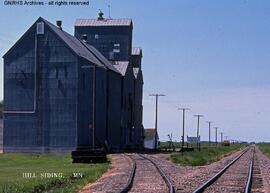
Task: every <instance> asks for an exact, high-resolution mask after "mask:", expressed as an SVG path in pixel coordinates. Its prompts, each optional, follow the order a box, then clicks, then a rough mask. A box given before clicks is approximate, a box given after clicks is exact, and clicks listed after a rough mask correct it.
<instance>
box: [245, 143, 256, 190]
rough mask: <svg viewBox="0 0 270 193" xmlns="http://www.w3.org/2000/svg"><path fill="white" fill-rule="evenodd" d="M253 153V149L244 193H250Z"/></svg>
mask: <svg viewBox="0 0 270 193" xmlns="http://www.w3.org/2000/svg"><path fill="white" fill-rule="evenodd" d="M254 152H255V148H254V149H253V152H252V158H251V160H250V165H249V172H248V180H247V183H246V188H245V193H250V192H251V186H252V177H253V165H254V154H255V153H254Z"/></svg>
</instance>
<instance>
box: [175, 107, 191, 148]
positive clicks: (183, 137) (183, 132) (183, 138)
mask: <svg viewBox="0 0 270 193" xmlns="http://www.w3.org/2000/svg"><path fill="white" fill-rule="evenodd" d="M178 110H181V111H183V130H182V150H183V147H184V146H185V112H186V111H187V110H190V109H189V108H178Z"/></svg>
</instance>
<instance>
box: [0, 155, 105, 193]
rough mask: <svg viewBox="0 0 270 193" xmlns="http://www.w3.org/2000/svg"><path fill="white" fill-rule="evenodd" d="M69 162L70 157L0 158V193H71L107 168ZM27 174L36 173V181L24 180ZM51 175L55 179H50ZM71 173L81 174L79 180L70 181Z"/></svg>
mask: <svg viewBox="0 0 270 193" xmlns="http://www.w3.org/2000/svg"><path fill="white" fill-rule="evenodd" d="M71 161H72V160H71V158H70V155H48V154H47V155H46V154H45V155H44V154H42V155H39V154H1V155H0V192H1V193H39V192H48V191H49V192H53V193H60V192H63V193H74V192H77V190H79V189H80V188H81V187H82V186H84V185H85V184H87V183H88V182H93V181H95V180H96V179H97V178H98V177H100V176H101V175H102V173H104V172H105V171H106V170H107V169H108V168H109V164H108V163H104V164H72V162H71ZM27 172H29V173H32V175H33V173H35V176H36V177H35V178H25V177H23V173H27ZM48 173H49V174H48ZM51 173H55V174H56V175H57V177H50V176H49V175H50V174H51ZM73 173H80V174H82V178H79V177H77V178H76V177H73ZM45 175H46V177H44V176H45ZM61 175H62V177H61Z"/></svg>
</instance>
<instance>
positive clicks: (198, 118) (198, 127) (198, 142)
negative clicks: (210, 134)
mask: <svg viewBox="0 0 270 193" xmlns="http://www.w3.org/2000/svg"><path fill="white" fill-rule="evenodd" d="M194 117H197V148H198V149H199V151H200V150H201V148H200V141H199V135H200V118H201V117H203V115H199V114H198V115H194Z"/></svg>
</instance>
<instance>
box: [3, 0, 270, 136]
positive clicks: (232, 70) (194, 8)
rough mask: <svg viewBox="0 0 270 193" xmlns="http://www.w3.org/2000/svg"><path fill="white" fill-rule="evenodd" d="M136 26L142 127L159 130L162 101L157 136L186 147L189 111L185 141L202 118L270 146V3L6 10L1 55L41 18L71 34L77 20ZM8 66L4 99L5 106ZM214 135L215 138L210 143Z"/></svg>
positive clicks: (181, 0)
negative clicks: (183, 109) (119, 21)
mask: <svg viewBox="0 0 270 193" xmlns="http://www.w3.org/2000/svg"><path fill="white" fill-rule="evenodd" d="M109 2H110V4H111V17H112V18H132V19H133V22H134V29H133V44H134V45H135V46H141V47H142V48H143V72H144V82H145V84H144V126H145V127H146V128H149V127H153V126H154V116H155V115H154V112H155V109H154V105H155V101H154V98H152V97H149V96H148V95H149V94H151V93H155V92H158V93H163V94H166V97H162V98H160V106H159V109H160V112H159V122H158V126H159V134H160V138H161V139H162V140H167V134H168V133H171V132H172V133H173V137H174V139H175V140H179V139H180V133H181V122H182V119H181V112H180V111H178V110H177V108H178V107H182V106H187V107H189V108H190V109H191V110H190V111H189V112H188V113H187V120H186V121H187V123H186V128H187V134H188V135H190V136H192V135H195V132H196V131H195V127H196V120H195V118H194V117H193V115H194V114H197V113H200V114H204V115H205V117H204V118H203V119H202V121H201V136H202V138H203V139H208V138H207V137H208V136H207V135H208V130H207V124H206V123H205V121H207V120H212V121H214V125H213V126H218V127H220V130H222V131H223V132H224V133H225V135H229V137H230V138H233V139H239V140H248V141H270V134H269V125H270V119H269V114H270V108H269V107H270V100H269V99H270V76H269V72H270V65H269V64H270V38H269V34H270V1H267V0H265V1H264V0H260V1H256V0H253V1H249V0H223V1H216V0H204V1H203V0H192V1H191V0H166V1H165V0H147V1H145V0H129V1H127V0H111V1H109V0H90V6H86V7H74V6H73V7H63V6H62V7H57V6H56V7H48V6H45V7H33V6H30V7H27V6H12V7H11V6H4V5H3V3H2V1H1V5H0V16H1V17H0V26H1V30H0V55H1V56H2V55H3V54H4V53H5V52H6V51H7V50H8V48H10V47H11V46H12V44H13V43H15V42H16V40H17V39H18V38H19V37H20V36H21V35H22V34H23V33H24V32H25V31H26V30H27V29H28V27H29V26H30V25H31V24H32V23H33V22H34V21H35V20H36V19H37V18H38V17H39V16H42V17H44V18H46V19H47V20H49V21H51V22H55V21H56V20H58V19H61V20H63V28H64V30H66V31H68V32H69V33H71V34H72V33H73V24H74V21H75V19H76V18H93V17H96V15H97V12H98V9H102V10H103V11H104V12H105V17H107V16H108V3H109ZM2 64H3V61H2V60H1V62H0V65H1V68H0V72H1V73H0V75H1V84H0V90H1V92H0V98H3V65H2ZM213 135H214V130H212V136H213Z"/></svg>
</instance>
